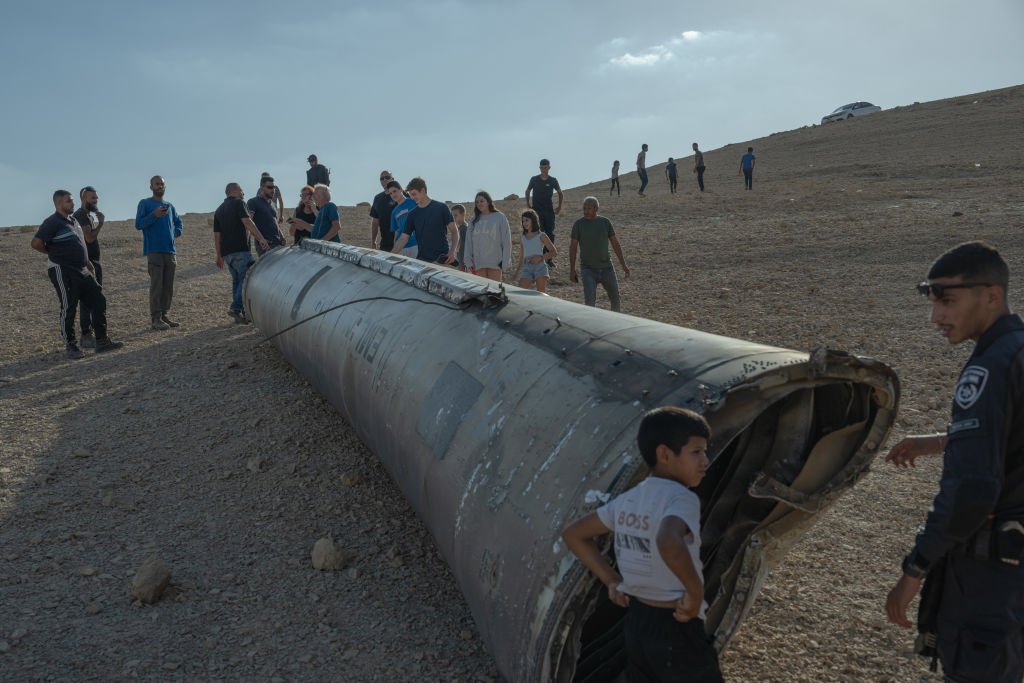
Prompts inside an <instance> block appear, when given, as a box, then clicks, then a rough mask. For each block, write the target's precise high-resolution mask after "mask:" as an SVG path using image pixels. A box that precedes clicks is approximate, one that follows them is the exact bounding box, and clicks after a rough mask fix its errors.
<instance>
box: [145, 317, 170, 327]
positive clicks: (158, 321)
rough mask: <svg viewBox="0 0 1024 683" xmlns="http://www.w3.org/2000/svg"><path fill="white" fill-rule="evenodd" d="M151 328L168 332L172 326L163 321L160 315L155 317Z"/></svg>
mask: <svg viewBox="0 0 1024 683" xmlns="http://www.w3.org/2000/svg"><path fill="white" fill-rule="evenodd" d="M150 327H151V328H152V329H154V330H168V329H170V327H171V326H170V325H168V324H167V323H165V322H164V321H163V320H161V319H160V316H159V315H154V316H153V324H152V325H150Z"/></svg>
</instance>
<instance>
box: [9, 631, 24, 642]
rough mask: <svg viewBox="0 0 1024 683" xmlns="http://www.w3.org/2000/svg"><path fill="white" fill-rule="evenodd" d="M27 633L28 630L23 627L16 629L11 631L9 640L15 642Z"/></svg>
mask: <svg viewBox="0 0 1024 683" xmlns="http://www.w3.org/2000/svg"><path fill="white" fill-rule="evenodd" d="M27 633H28V631H27V630H25V629H23V628H19V629H16V630H14V631H12V632H11V640H13V641H15V642H17V641H19V640H21V639H22V638H24V637H25V635H26V634H27Z"/></svg>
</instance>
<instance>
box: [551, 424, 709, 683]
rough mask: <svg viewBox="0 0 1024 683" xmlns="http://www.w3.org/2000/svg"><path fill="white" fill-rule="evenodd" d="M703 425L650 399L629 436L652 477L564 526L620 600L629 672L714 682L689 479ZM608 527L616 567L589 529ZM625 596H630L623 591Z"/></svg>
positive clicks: (696, 502)
mask: <svg viewBox="0 0 1024 683" xmlns="http://www.w3.org/2000/svg"><path fill="white" fill-rule="evenodd" d="M710 436H711V429H710V428H709V427H708V423H707V421H706V420H705V419H704V418H703V417H701V416H700V415H698V414H697V413H695V412H693V411H692V410H685V409H683V408H676V407H674V406H665V407H662V408H656V409H654V410H652V411H650V412H648V413H647V414H646V415H645V416H644V418H643V420H641V422H640V429H639V433H638V434H637V445H638V446H639V447H640V454H641V455H642V456H643V458H644V461H645V462H646V463H647V465H648V467H649V468H650V476H649V477H648V478H647V479H645V480H644V481H642V482H640V484H638V485H637V486H635V487H633V488H632V489H630V490H628V491H625V492H624V493H622V494H621V495H619V496H618V497H616V498H615V499H614V500H612V501H611V502H609V503H608V504H607V505H604V506H602V507H600V508H598V509H597V511H595V512H592V513H590V514H589V515H587V516H585V517H583V518H582V519H579V520H577V521H576V522H574V523H573V524H571V525H570V526H569V527H568V528H567V529H566V530H565V532H564V533H563V534H562V538H564V539H565V542H566V545H568V547H569V549H570V550H571V551H572V552H573V554H575V555H576V557H578V558H579V559H580V561H581V562H582V563H583V564H584V565H586V567H587V568H588V569H589V570H590V571H592V572H594V574H595V575H597V577H598V578H599V579H600V580H601V582H602V583H604V585H605V586H607V587H608V597H609V598H610V599H611V601H612V602H614V603H615V604H616V605H619V606H620V607H628V608H629V611H628V612H627V613H626V617H625V621H624V629H623V631H624V635H625V640H626V658H627V661H628V664H627V669H626V672H627V676H628V679H629V680H630V681H721V680H722V673H721V671H720V670H719V668H718V656H717V654H716V653H715V649H714V647H713V646H712V645H711V640H710V639H709V638H708V636H707V634H706V633H705V632H704V621H703V617H704V613H705V611H706V610H707V605H706V604H705V603H704V579H703V574H702V571H703V568H702V566H701V562H700V499H699V498H698V497H697V494H695V493H694V492H693V491H690V490H689V488H688V487H695V486H697V485H698V484H699V483H700V482H701V480H702V479H703V478H704V473H705V470H706V469H707V467H708V464H709V463H708V456H707V444H708V438H710ZM608 532H613V533H614V534H615V557H616V564H617V565H618V570H619V571H615V570H614V569H612V566H611V565H610V564H609V563H608V560H607V559H606V558H605V557H604V556H603V555H602V554H601V552H600V550H598V547H597V543H596V541H595V540H594V537H596V536H600V535H603V534H606V533H608ZM631 597H632V598H633V599H630V598H631Z"/></svg>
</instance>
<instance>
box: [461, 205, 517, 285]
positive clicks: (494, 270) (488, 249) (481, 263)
mask: <svg viewBox="0 0 1024 683" xmlns="http://www.w3.org/2000/svg"><path fill="white" fill-rule="evenodd" d="M473 204H474V206H473V220H471V221H470V222H469V228H468V229H467V230H466V251H465V259H466V268H467V269H469V270H470V271H473V272H476V274H477V275H479V276H481V277H486V278H490V279H491V280H497V281H498V282H501V269H502V268H504V267H505V266H507V265H508V263H509V261H511V260H512V231H511V229H510V228H509V226H508V219H507V218H505V214H503V213H501V212H500V211H498V210H497V209H495V208H494V200H493V199H491V195H489V194H487V193H486V192H483V191H480V192H477V193H476V199H475V201H474V202H473Z"/></svg>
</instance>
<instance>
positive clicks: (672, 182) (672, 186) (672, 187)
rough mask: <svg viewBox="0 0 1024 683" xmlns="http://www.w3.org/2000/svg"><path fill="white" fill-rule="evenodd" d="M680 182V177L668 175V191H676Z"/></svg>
mask: <svg viewBox="0 0 1024 683" xmlns="http://www.w3.org/2000/svg"><path fill="white" fill-rule="evenodd" d="M678 182H679V179H678V178H677V177H676V176H674V175H670V176H669V177H668V191H669V192H675V191H676V184H677V183H678Z"/></svg>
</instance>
